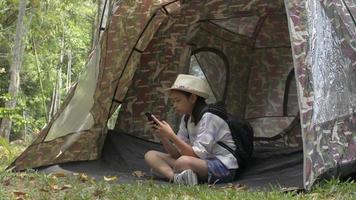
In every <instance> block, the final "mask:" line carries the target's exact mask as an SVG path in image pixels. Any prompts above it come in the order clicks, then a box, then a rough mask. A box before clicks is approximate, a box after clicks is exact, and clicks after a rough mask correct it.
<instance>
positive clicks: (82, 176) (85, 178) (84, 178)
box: [79, 173, 89, 182]
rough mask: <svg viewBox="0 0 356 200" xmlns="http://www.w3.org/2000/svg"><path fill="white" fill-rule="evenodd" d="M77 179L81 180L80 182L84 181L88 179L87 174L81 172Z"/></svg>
mask: <svg viewBox="0 0 356 200" xmlns="http://www.w3.org/2000/svg"><path fill="white" fill-rule="evenodd" d="M79 180H81V181H82V182H86V181H88V180H89V178H88V175H86V174H84V173H81V174H79Z"/></svg>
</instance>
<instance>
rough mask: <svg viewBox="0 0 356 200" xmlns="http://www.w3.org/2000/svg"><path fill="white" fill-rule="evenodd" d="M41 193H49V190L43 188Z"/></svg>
mask: <svg viewBox="0 0 356 200" xmlns="http://www.w3.org/2000/svg"><path fill="white" fill-rule="evenodd" d="M40 191H42V192H48V190H47V189H45V188H41V189H40Z"/></svg>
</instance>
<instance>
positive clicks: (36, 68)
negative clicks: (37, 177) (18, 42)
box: [0, 0, 97, 139]
mask: <svg viewBox="0 0 356 200" xmlns="http://www.w3.org/2000/svg"><path fill="white" fill-rule="evenodd" d="M18 4H19V1H18V0H3V1H0V46H1V48H0V96H1V98H0V119H1V118H3V117H10V118H11V119H12V120H13V124H14V127H13V129H12V134H15V137H12V138H13V139H15V138H18V137H19V136H20V135H21V134H22V133H23V132H25V130H24V128H25V127H27V129H28V130H26V131H30V132H37V131H38V130H40V129H41V127H43V126H44V124H45V123H46V116H48V110H49V108H50V106H51V101H52V95H53V90H54V86H55V84H56V81H57V80H58V76H57V71H58V69H61V72H62V79H61V80H62V88H61V89H60V93H61V95H60V96H61V100H63V99H64V97H65V96H66V91H67V90H66V88H65V86H66V85H65V83H66V81H67V80H66V78H67V65H68V62H69V56H68V52H71V54H72V60H71V63H72V70H71V72H70V73H71V80H72V82H73V81H76V79H77V77H78V75H79V73H80V72H81V71H82V69H83V67H84V66H85V63H86V60H87V56H88V54H89V52H90V48H91V37H92V35H91V34H92V24H93V22H94V17H95V12H96V6H97V5H96V3H95V1H86V0H78V1H69V0H48V1H40V0H31V1H28V4H27V9H26V19H25V24H26V27H27V28H28V32H27V36H26V38H25V41H26V42H25V45H26V46H25V55H24V58H23V64H22V69H21V74H20V84H21V85H20V94H19V96H18V97H17V107H16V109H13V110H7V109H4V108H3V107H4V104H5V102H6V101H7V100H8V99H9V97H7V96H6V95H7V90H8V85H9V78H10V76H9V75H10V71H9V69H10V64H11V63H10V62H11V56H12V54H11V50H12V47H13V44H14V35H15V32H16V31H15V29H16V19H17V14H18ZM40 82H42V85H43V87H42V88H41V84H40ZM24 113H25V116H24Z"/></svg>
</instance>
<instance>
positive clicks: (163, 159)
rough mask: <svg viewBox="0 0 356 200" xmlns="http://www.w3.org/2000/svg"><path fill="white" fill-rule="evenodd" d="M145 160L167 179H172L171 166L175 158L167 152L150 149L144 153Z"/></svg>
mask: <svg viewBox="0 0 356 200" xmlns="http://www.w3.org/2000/svg"><path fill="white" fill-rule="evenodd" d="M145 161H146V163H147V164H148V165H149V166H150V167H151V168H152V169H153V170H154V171H155V172H157V173H158V174H160V175H163V176H164V177H165V178H167V179H168V180H173V176H174V171H173V166H174V163H175V161H176V159H174V158H172V157H171V156H170V155H169V154H167V153H162V152H159V151H154V150H151V151H148V152H147V153H146V154H145Z"/></svg>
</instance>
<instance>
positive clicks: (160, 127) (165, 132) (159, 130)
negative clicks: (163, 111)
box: [152, 115, 175, 139]
mask: <svg viewBox="0 0 356 200" xmlns="http://www.w3.org/2000/svg"><path fill="white" fill-rule="evenodd" d="M152 117H153V120H154V123H155V124H154V126H153V127H154V129H155V133H156V134H157V135H159V136H161V137H166V138H169V139H170V138H172V137H173V136H174V135H175V133H174V131H173V129H172V128H171V126H170V125H169V124H168V123H167V122H165V121H159V120H158V119H157V118H156V117H155V116H153V115H152Z"/></svg>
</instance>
